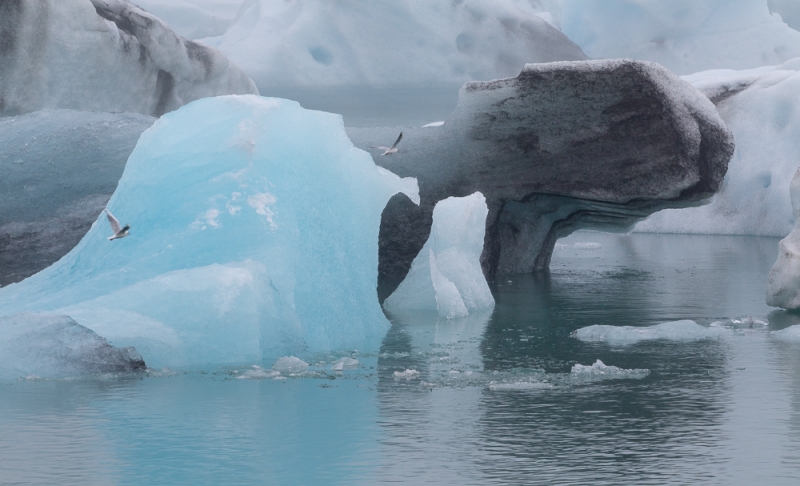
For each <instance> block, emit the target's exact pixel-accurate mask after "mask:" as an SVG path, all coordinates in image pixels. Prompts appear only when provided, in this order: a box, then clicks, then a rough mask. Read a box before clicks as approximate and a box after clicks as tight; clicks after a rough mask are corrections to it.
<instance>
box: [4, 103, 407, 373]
mask: <svg viewBox="0 0 800 486" xmlns="http://www.w3.org/2000/svg"><path fill="white" fill-rule="evenodd" d="M397 192H404V193H405V194H407V195H408V196H409V197H411V198H412V199H414V200H418V196H417V184H416V180H414V179H411V178H406V179H401V178H400V177H398V176H396V175H394V174H392V173H391V172H389V171H387V170H384V169H382V168H380V167H377V166H376V165H375V164H374V163H373V161H372V158H371V156H370V155H369V154H367V153H366V152H363V151H361V150H359V149H356V148H354V147H353V145H352V143H351V142H350V140H349V139H348V137H347V135H346V134H345V131H344V127H343V124H342V120H341V117H339V116H338V115H333V114H328V113H322V112H314V111H309V110H304V109H302V108H301V107H300V106H299V105H298V104H297V103H295V102H291V101H286V100H279V99H267V98H260V97H256V96H227V97H219V98H207V99H202V100H198V101H196V102H193V103H191V104H189V105H187V106H185V107H183V108H181V109H179V110H177V111H175V112H173V113H170V114H167V115H165V116H163V117H162V118H161V119H159V120H158V121H157V122H156V123H155V125H154V126H153V127H152V128H150V129H149V130H147V131H145V132H144V133H143V134H142V136H141V138H140V139H139V142H138V144H137V146H136V148H135V149H134V151H133V153H132V154H131V156H130V158H129V160H128V164H127V166H126V168H125V172H124V174H123V176H122V179H121V180H120V182H119V186H118V188H117V191H116V192H115V193H114V195H113V196H112V198H111V200H110V201H109V204H108V208H109V209H110V210H111V212H112V213H114V215H116V216H117V218H119V219H120V222H121V223H122V224H123V225H124V224H130V225H131V230H130V233H131V234H130V236H128V237H127V238H124V239H121V240H115V241H111V242H109V241H108V240H107V239H106V237H108V236H110V234H111V230H110V227H109V225H108V223H107V222H106V219H105V215H100V216H99V218H98V220H97V222H95V224H94V225H93V226H92V229H91V230H90V231H89V233H88V234H87V235H86V236H85V237H84V238H83V240H81V242H80V243H79V244H78V246H77V247H76V248H74V249H73V250H72V251H71V252H70V253H69V254H68V255H66V256H65V257H64V258H62V259H61V260H60V261H58V262H57V263H56V264H54V265H53V266H51V267H50V268H48V269H46V270H44V271H43V272H40V273H39V274H37V275H34V276H33V277H31V278H29V279H27V280H25V281H23V282H20V283H18V284H13V285H10V286H8V287H5V288H3V289H0V316H2V315H7V314H12V313H17V312H23V311H32V312H47V313H54V314H64V315H69V316H71V317H72V318H73V319H75V320H76V321H77V322H78V323H79V324H81V325H84V326H86V327H88V328H90V329H91V330H93V331H95V332H96V333H97V334H99V335H101V336H103V337H105V338H107V339H108V340H109V342H110V343H111V344H113V345H115V346H118V347H122V346H135V347H136V349H137V350H138V351H139V352H140V353H141V355H142V357H143V358H144V360H145V362H146V363H147V364H148V365H149V366H151V367H161V366H183V365H189V366H195V365H202V364H205V363H230V362H253V361H262V362H263V361H264V360H270V359H275V358H276V357H279V356H282V355H289V354H298V353H303V352H315V351H324V350H335V349H352V348H354V347H358V348H359V349H366V348H370V347H375V348H376V349H377V344H378V343H379V340H380V338H381V337H382V336H383V334H384V332H385V331H386V329H388V327H389V323H388V321H387V320H386V318H385V317H384V315H383V313H382V311H381V308H380V306H379V304H378V300H377V295H376V284H377V268H378V229H379V225H380V217H381V212H382V210H383V208H384V206H385V204H386V202H387V201H388V200H389V198H390V197H392V195H394V194H395V193H397Z"/></svg>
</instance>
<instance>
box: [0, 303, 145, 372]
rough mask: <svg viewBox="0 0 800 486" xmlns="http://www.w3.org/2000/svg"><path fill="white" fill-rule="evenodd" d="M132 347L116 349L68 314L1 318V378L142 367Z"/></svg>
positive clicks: (129, 369)
mask: <svg viewBox="0 0 800 486" xmlns="http://www.w3.org/2000/svg"><path fill="white" fill-rule="evenodd" d="M144 369H145V364H144V361H143V360H142V357H141V356H140V355H139V353H137V352H136V350H135V349H134V348H116V347H114V346H111V345H110V344H108V342H107V341H106V340H105V338H103V337H101V336H98V335H97V334H96V333H95V332H94V331H92V330H91V329H87V328H85V327H84V326H81V325H80V324H78V323H77V322H75V321H74V320H72V319H71V318H69V317H68V316H63V315H45V314H17V315H13V316H8V317H0V379H2V380H8V379H16V378H17V377H19V376H28V375H35V376H37V377H39V378H42V377H44V378H60V377H66V376H74V375H83V374H94V373H123V372H132V371H136V370H144Z"/></svg>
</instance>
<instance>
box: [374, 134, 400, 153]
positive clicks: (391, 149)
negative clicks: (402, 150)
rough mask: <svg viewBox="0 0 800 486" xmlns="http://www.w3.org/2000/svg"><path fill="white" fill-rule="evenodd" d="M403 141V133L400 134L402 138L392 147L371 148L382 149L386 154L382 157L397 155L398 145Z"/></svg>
mask: <svg viewBox="0 0 800 486" xmlns="http://www.w3.org/2000/svg"><path fill="white" fill-rule="evenodd" d="M402 139H403V132H400V136H399V137H397V140H395V141H394V143H393V144H392V146H391V147H384V146H383V145H377V146H376V145H370V146H369V148H376V149H381V150H383V151H384V152H383V153H382V154H381V155H389V154H396V153H397V144H398V143H400V140H402Z"/></svg>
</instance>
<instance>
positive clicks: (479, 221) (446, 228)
mask: <svg viewBox="0 0 800 486" xmlns="http://www.w3.org/2000/svg"><path fill="white" fill-rule="evenodd" d="M488 213H489V208H488V207H487V206H486V198H485V197H483V194H481V193H480V192H476V193H474V194H472V195H470V196H466V197H449V198H447V199H444V200H442V201H439V202H438V203H436V206H435V207H434V208H433V225H432V226H431V234H430V236H429V237H428V241H427V242H425V246H423V247H422V250H420V252H419V254H418V255H417V257H416V258H415V259H414V261H413V262H412V263H411V269H410V270H409V271H408V275H407V276H406V278H405V280H403V282H402V283H401V284H400V286H399V287H397V290H395V291H394V293H393V294H392V295H390V296H389V298H387V299H386V301H385V302H384V308H386V309H387V310H389V311H403V310H436V311H438V312H439V315H440V316H441V317H445V318H447V319H452V318H455V317H466V316H468V315H469V314H471V313H474V312H476V311H479V310H484V309H487V308H491V307H493V306H494V297H492V293H491V291H490V290H489V285H488V284H487V283H486V278H485V277H484V276H483V270H482V269H481V261H480V258H481V253H482V252H483V239H484V234H485V232H486V230H485V228H486V215H487V214H488Z"/></svg>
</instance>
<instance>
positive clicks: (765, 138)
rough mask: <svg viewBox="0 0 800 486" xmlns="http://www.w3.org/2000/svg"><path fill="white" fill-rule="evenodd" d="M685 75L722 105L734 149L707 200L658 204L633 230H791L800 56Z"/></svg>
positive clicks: (755, 232) (799, 129)
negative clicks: (660, 207)
mask: <svg viewBox="0 0 800 486" xmlns="http://www.w3.org/2000/svg"><path fill="white" fill-rule="evenodd" d="M798 35H800V33H798ZM683 79H685V80H686V81H688V82H690V83H691V84H692V85H693V86H694V87H696V88H697V89H699V90H700V91H702V92H703V94H705V95H706V96H708V97H709V98H710V99H711V100H712V101H714V103H715V104H716V105H717V108H718V110H719V114H720V116H721V117H722V119H723V120H724V121H725V123H726V124H727V126H728V127H729V128H730V130H731V131H732V132H733V136H734V139H735V141H736V150H735V151H734V153H733V157H732V158H731V161H730V163H729V164H728V173H727V174H726V175H725V180H724V182H723V184H722V187H721V188H720V191H719V193H717V194H716V195H715V196H714V198H713V199H712V200H711V202H710V204H708V205H706V206H701V207H697V208H687V209H680V210H676V209H666V210H663V211H660V212H658V213H656V214H653V215H652V216H650V217H649V218H648V219H647V220H645V221H642V222H641V223H639V224H638V225H637V226H636V231H644V232H664V233H702V234H730V235H759V236H781V237H783V236H786V235H787V234H788V233H789V231H791V229H792V225H793V222H794V216H793V215H792V206H791V204H790V202H789V198H788V197H786V195H787V194H788V192H789V182H790V181H791V179H792V176H793V174H794V171H795V169H797V165H798V159H797V152H798V146H797V140H798V138H800V117H797V116H796V110H797V107H798V104H799V103H800V101H799V100H798V97H797V93H798V91H800V58H796V59H792V60H791V61H788V62H786V63H784V64H781V65H779V66H769V67H761V68H757V69H749V70H743V71H734V70H730V69H720V70H712V71H704V72H700V73H696V74H693V75H690V76H684V78H683Z"/></svg>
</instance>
